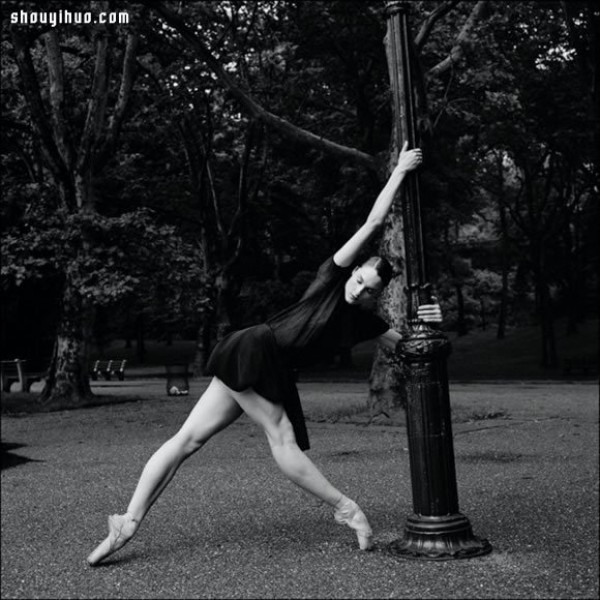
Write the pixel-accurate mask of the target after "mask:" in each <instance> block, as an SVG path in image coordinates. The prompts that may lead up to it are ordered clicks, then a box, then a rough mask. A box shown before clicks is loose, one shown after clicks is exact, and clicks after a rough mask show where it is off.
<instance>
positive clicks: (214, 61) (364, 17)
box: [150, 1, 486, 403]
mask: <svg viewBox="0 0 600 600" xmlns="http://www.w3.org/2000/svg"><path fill="white" fill-rule="evenodd" d="M456 4H457V3H456V2H446V3H443V5H442V6H441V7H437V8H435V9H434V10H433V11H432V12H431V13H429V14H428V15H425V18H424V20H423V23H422V25H421V28H420V30H419V34H418V39H417V47H418V48H421V47H423V45H424V44H425V42H426V41H427V39H428V38H429V36H430V34H431V32H432V31H433V28H434V25H435V24H436V23H437V22H438V21H439V20H440V19H441V18H442V17H443V16H444V15H445V14H447V13H448V12H449V11H450V10H451V9H452V8H454V7H455V6H456ZM288 5H289V7H290V8H289V10H291V11H293V12H294V16H295V22H297V21H298V20H299V19H298V16H299V15H302V12H303V11H308V12H311V11H317V12H318V13H319V19H320V20H321V22H323V23H325V24H326V25H327V24H329V26H330V30H331V32H332V33H333V34H334V36H333V37H332V36H330V37H329V38H327V39H329V40H332V39H333V40H335V41H334V45H335V43H336V41H338V40H340V37H341V38H342V39H343V36H340V37H338V35H337V34H338V31H337V30H336V29H335V26H336V25H337V23H338V21H337V20H336V19H335V18H334V16H333V15H334V14H335V13H336V11H337V12H338V13H343V14H345V15H348V16H349V21H350V22H352V21H354V22H356V21H361V22H362V23H364V22H367V23H369V24H370V26H372V28H373V29H372V31H375V32H378V35H379V39H382V38H383V26H384V16H383V13H382V8H383V6H382V5H380V4H379V3H377V4H375V3H348V2H345V3H343V6H342V4H340V3H337V2H331V3H310V6H307V5H306V3H288ZM350 5H351V7H352V10H349V6H350ZM150 6H152V8H153V9H154V10H156V11H157V12H158V13H159V14H160V15H161V16H162V17H163V18H164V20H165V22H166V23H167V24H168V25H169V26H171V27H172V28H173V29H175V30H176V31H177V32H178V33H179V34H180V35H181V36H182V37H183V38H184V39H185V40H186V42H187V43H188V44H190V46H191V47H192V48H194V50H195V51H196V52H197V54H198V56H199V57H201V58H202V60H203V61H205V63H206V64H207V65H208V66H209V67H210V69H211V70H212V71H213V73H214V74H215V76H216V77H217V78H218V80H219V81H220V82H221V84H222V85H224V86H225V87H226V89H227V90H228V91H229V92H230V93H231V94H232V95H233V97H234V98H235V99H236V100H237V101H238V102H239V105H240V106H241V107H242V108H243V109H244V110H245V111H246V112H247V113H248V114H249V115H251V116H252V118H254V119H256V120H258V121H261V122H262V123H264V124H265V125H266V126H267V127H268V128H270V129H271V130H272V131H274V132H276V133H277V134H278V135H280V136H284V137H285V138H286V139H288V140H290V141H292V142H294V143H296V144H301V145H303V146H307V147H309V148H311V149H316V150H319V151H320V152H326V153H329V154H331V155H333V156H336V157H338V158H339V159H342V160H346V161H352V162H353V163H354V164H356V165H359V166H361V167H362V168H366V169H368V170H369V171H370V172H372V173H373V175H375V176H376V177H377V178H378V182H379V185H381V182H382V180H383V179H384V178H385V173H386V172H387V171H388V169H389V165H390V162H391V160H390V155H389V154H388V153H387V152H386V153H385V155H386V156H385V158H384V160H381V158H378V157H377V156H374V155H372V154H370V153H368V152H365V151H363V150H361V149H357V148H355V147H351V146H347V145H343V144H341V143H339V142H334V141H331V140H329V139H326V138H325V137H323V136H319V135H316V134H314V133H312V132H311V131H309V130H308V129H306V128H304V127H301V126H298V125H295V124H292V122H291V121H290V120H286V119H284V118H282V117H280V116H278V115H276V114H274V113H273V112H271V111H269V110H267V109H265V108H264V107H263V106H262V105H261V104H259V102H257V100H256V99H255V97H253V96H252V94H251V92H250V91H249V90H248V89H244V87H242V86H241V85H240V82H239V81H237V80H236V77H235V75H234V74H232V73H231V72H230V71H226V70H225V68H224V66H223V63H222V62H221V61H220V60H219V59H218V58H217V56H215V54H214V52H213V51H211V49H210V47H209V46H208V45H207V43H206V42H205V41H204V40H203V39H202V38H201V36H200V30H199V29H197V28H195V27H193V26H191V25H189V21H185V20H184V19H183V18H182V17H181V16H179V15H177V14H176V13H175V12H174V11H173V10H171V9H170V8H168V7H167V5H166V4H165V3H162V2H157V1H155V2H151V3H150ZM485 9H486V3H485V2H478V3H477V4H476V5H475V6H474V7H473V9H472V10H471V12H470V13H469V14H468V15H467V19H466V20H465V21H464V22H463V23H462V24H461V27H460V31H459V33H458V35H457V36H456V39H455V41H454V43H453V44H452V46H451V48H450V53H449V55H448V56H444V57H443V58H442V59H441V60H440V61H439V62H437V63H436V64H435V65H433V66H432V67H431V69H430V71H429V75H430V77H431V78H435V77H439V76H440V75H441V74H443V73H445V72H446V71H448V70H449V69H450V68H451V67H452V66H453V65H454V63H455V62H456V61H457V60H458V59H459V58H460V57H461V56H462V54H463V53H464V48H465V47H468V46H469V44H470V43H471V42H470V36H471V34H472V30H473V28H474V27H475V25H476V23H477V21H478V20H479V19H480V18H482V16H483V15H484V13H485ZM228 12H229V13H231V14H234V12H235V11H234V10H233V8H232V7H230V8H229V11H228ZM209 17H210V18H212V17H214V13H211V14H209ZM232 23H233V21H232V20H231V22H230V23H228V26H230V27H233V24H232ZM345 25H346V27H348V26H349V25H348V24H347V23H346V24H345ZM344 31H346V29H344ZM361 33H362V34H363V35H364V34H365V30H361ZM340 49H341V47H340V45H339V44H338V47H337V51H338V57H337V59H338V61H339V60H340V56H339V55H340V54H341V55H342V61H341V62H342V63H343V65H344V66H348V62H349V61H348V60H344V59H346V57H357V55H358V53H357V52H356V51H354V52H352V51H350V50H348V49H346V48H344V50H346V52H340ZM363 58H364V57H363ZM367 58H368V57H367ZM351 68H352V69H353V70H354V71H355V72H358V73H360V72H361V71H362V72H363V73H368V72H369V71H370V69H369V67H368V66H367V65H364V64H363V65H361V64H360V63H358V64H354V65H352V66H351ZM359 80H360V78H359ZM421 88H422V89H425V85H424V84H423V85H422V86H421ZM328 91H329V90H328ZM363 99H364V98H363ZM422 100H424V98H423V97H422ZM359 107H360V110H359V111H358V112H357V114H361V115H363V118H362V120H361V119H359V122H361V123H362V125H363V128H365V129H366V130H368V128H369V125H368V123H369V118H368V115H369V112H370V113H371V114H374V111H369V110H367V109H366V103H363V104H362V105H359ZM338 108H339V106H338ZM351 116H352V115H351ZM388 123H389V122H388ZM388 131H389V124H388ZM373 139H374V137H373V135H371V134H367V135H366V136H363V140H366V141H369V140H373ZM388 143H389V142H388ZM367 145H368V144H367ZM396 154H397V148H395V149H392V156H394V155H396ZM399 222H400V216H399V215H398V214H393V215H392V218H391V219H390V220H389V223H388V225H387V226H386V229H385V231H384V233H383V241H382V244H381V248H382V249H383V253H384V255H386V256H390V255H392V256H391V257H392V258H393V261H394V262H395V263H400V264H401V262H402V260H403V252H402V250H401V238H402V236H401V235H399V232H400V231H401V229H400V228H399ZM399 245H400V246H399ZM402 290H403V277H402V275H400V276H398V277H397V278H396V279H395V280H394V283H393V284H392V285H391V286H390V288H389V291H388V293H387V294H386V295H385V296H384V299H383V301H382V305H381V310H382V311H383V312H384V314H386V315H387V316H388V317H391V322H392V324H393V325H397V324H398V323H397V322H398V321H399V320H400V318H401V317H402V316H403V315H404V313H403V308H402V307H403V304H404V303H403V297H402V293H403V292H402ZM390 369H391V366H390V364H389V361H387V360H385V358H378V359H377V360H376V362H375V365H374V369H373V374H372V394H374V395H375V403H380V402H382V401H385V402H394V401H397V394H396V393H395V389H396V388H397V387H398V381H397V379H398V377H399V374H398V373H394V374H393V375H392V377H390V376H389V373H390ZM390 395H391V396H392V398H391V399H390Z"/></svg>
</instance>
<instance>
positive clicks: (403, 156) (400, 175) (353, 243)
mask: <svg viewBox="0 0 600 600" xmlns="http://www.w3.org/2000/svg"><path fill="white" fill-rule="evenodd" d="M407 148H408V142H406V143H405V144H404V146H403V147H402V150H401V152H400V157H399V158H398V164H397V165H396V166H395V167H394V170H393V171H392V174H391V175H390V178H389V179H388V181H387V183H386V184H385V187H384V188H383V189H382V190H381V192H380V193H379V196H377V200H375V204H373V208H372V209H371V212H370V213H369V216H368V217H367V220H366V221H365V222H364V224H363V225H362V226H361V227H360V228H359V229H358V231H357V232H356V233H355V234H354V235H353V236H352V237H351V238H350V239H349V240H348V241H347V242H346V243H345V244H344V245H343V246H342V247H341V248H340V249H339V250H338V251H337V252H336V253H335V254H334V255H333V260H334V261H335V264H336V265H338V266H340V267H349V266H350V265H351V264H352V263H353V262H354V261H355V260H356V257H357V256H358V254H359V252H360V251H361V249H362V248H363V246H364V245H365V243H366V242H367V241H369V239H370V238H371V236H372V235H373V234H374V233H375V232H376V231H377V230H378V229H379V228H380V227H381V226H382V225H383V223H384V221H385V218H386V216H387V214H388V212H389V211H390V208H391V206H392V202H393V201H394V197H395V196H396V192H397V191H398V188H399V187H400V184H401V183H402V181H403V180H404V177H405V176H406V174H407V173H408V172H409V171H412V170H413V169H416V168H417V167H418V166H419V165H420V164H421V160H422V153H421V150H420V149H419V148H415V149H414V150H407Z"/></svg>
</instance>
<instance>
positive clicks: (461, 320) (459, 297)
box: [454, 283, 469, 336]
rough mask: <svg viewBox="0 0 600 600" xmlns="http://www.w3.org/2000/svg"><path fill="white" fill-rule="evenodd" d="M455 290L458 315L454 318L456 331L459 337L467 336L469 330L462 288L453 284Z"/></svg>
mask: <svg viewBox="0 0 600 600" xmlns="http://www.w3.org/2000/svg"><path fill="white" fill-rule="evenodd" d="M454 287H455V288H456V309H457V311H458V315H457V317H456V329H457V333H458V335H459V336H463V335H467V333H469V328H468V327H467V321H466V319H465V299H464V296H463V292H462V286H461V285H459V284H458V283H456V284H454Z"/></svg>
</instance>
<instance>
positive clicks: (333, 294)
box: [206, 257, 389, 450]
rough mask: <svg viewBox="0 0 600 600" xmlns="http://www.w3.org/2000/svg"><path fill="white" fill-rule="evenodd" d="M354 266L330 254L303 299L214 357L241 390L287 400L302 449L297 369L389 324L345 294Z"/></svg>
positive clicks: (235, 336)
mask: <svg viewBox="0 0 600 600" xmlns="http://www.w3.org/2000/svg"><path fill="white" fill-rule="evenodd" d="M351 270H352V269H351V267H339V266H338V265H336V264H335V262H334V260H333V257H330V258H328V259H327V260H326V261H325V262H324V263H323V264H322V265H321V266H320V267H319V270H318V272H317V275H316V277H315V279H314V281H313V282H312V283H311V285H310V286H309V288H308V289H307V290H306V292H305V293H304V295H303V296H302V298H301V300H300V301H299V302H296V303H295V304H293V305H292V306H290V307H289V308H286V309H285V310H283V311H281V312H280V313H278V314H276V315H275V316H274V317H271V318H270V319H268V320H267V321H266V322H265V323H263V324H261V325H254V326H252V327H248V328H246V329H242V330H240V331H235V332H233V333H230V334H229V335H227V336H225V337H224V338H223V339H222V340H221V341H220V342H219V343H218V344H217V345H216V346H215V349H214V350H213V352H212V354H211V356H210V358H209V360H208V364H207V371H206V374H207V375H215V376H216V377H218V378H219V379H220V380H221V381H223V383H225V384H226V385H227V386H229V387H230V388H231V389H232V390H235V391H237V392H241V391H243V390H245V389H248V388H253V389H254V391H255V392H256V393H258V394H259V395H261V396H262V397H263V398H266V399H267V400H269V401H270V402H273V403H274V404H281V405H283V407H284V409H285V411H286V413H287V416H288V418H289V419H290V421H291V423H292V425H293V427H294V433H295V435H296V443H297V444H298V446H299V447H300V448H301V449H302V450H307V449H308V448H309V447H310V445H309V442H308V433H307V431H306V423H305V419H304V413H303V412H302V405H301V404H300V397H299V396H298V389H297V388H296V382H295V377H294V372H293V369H295V368H297V367H306V366H309V365H312V364H316V363H318V362H319V361H320V360H322V359H323V358H325V357H326V356H328V355H329V354H330V353H331V352H332V351H333V350H335V349H336V348H339V347H340V346H344V347H351V346H353V345H355V344H357V343H359V342H362V341H364V340H368V339H371V338H374V337H377V336H378V335H381V334H382V333H384V332H385V331H387V330H388V329H389V326H388V324H387V323H386V322H385V321H384V320H383V319H381V318H380V317H378V316H377V315H375V314H373V313H371V312H368V311H366V310H364V309H361V308H359V307H357V306H352V305H350V304H348V303H347V302H346V301H345V300H344V284H345V282H346V281H347V279H348V277H349V276H350V274H351Z"/></svg>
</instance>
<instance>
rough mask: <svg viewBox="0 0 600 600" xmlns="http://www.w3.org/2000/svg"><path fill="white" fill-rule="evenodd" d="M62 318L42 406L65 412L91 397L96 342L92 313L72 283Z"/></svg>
mask: <svg viewBox="0 0 600 600" xmlns="http://www.w3.org/2000/svg"><path fill="white" fill-rule="evenodd" d="M62 304H63V305H62V315H61V319H60V322H59V326H58V331H57V336H56V343H55V345H54V354H53V356H52V360H51V363H50V369H49V374H48V380H47V383H46V386H45V388H44V390H43V392H42V395H41V399H40V401H41V403H42V404H44V405H48V406H56V407H61V408H63V407H64V408H68V407H75V406H81V405H82V404H85V402H86V401H87V400H88V399H89V398H90V397H91V395H92V391H91V388H90V380H89V373H88V370H89V352H90V342H91V338H92V322H93V319H92V310H91V308H90V307H89V306H87V305H86V304H85V302H84V300H83V298H81V296H80V295H79V293H78V291H77V289H75V286H74V285H73V283H72V282H70V281H67V282H66V283H65V288H64V291H63V300H62Z"/></svg>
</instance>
